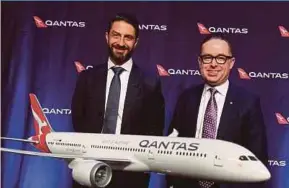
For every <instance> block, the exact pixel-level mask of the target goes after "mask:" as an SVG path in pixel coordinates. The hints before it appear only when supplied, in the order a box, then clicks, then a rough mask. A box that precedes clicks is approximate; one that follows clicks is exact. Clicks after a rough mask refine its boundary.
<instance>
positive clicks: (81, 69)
mask: <svg viewBox="0 0 289 188" xmlns="http://www.w3.org/2000/svg"><path fill="white" fill-rule="evenodd" d="M74 65H75V68H76V71H77V72H78V73H80V72H82V71H84V70H87V69H90V68H93V66H92V65H88V66H86V67H85V66H83V65H82V64H81V63H80V62H79V61H74Z"/></svg>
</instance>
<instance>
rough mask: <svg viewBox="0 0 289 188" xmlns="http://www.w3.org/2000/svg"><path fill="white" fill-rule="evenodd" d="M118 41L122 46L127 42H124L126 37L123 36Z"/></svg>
mask: <svg viewBox="0 0 289 188" xmlns="http://www.w3.org/2000/svg"><path fill="white" fill-rule="evenodd" d="M118 43H119V45H120V46H124V44H125V42H124V38H123V37H120V39H119V42H118Z"/></svg>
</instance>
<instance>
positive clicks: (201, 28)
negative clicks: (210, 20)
mask: <svg viewBox="0 0 289 188" xmlns="http://www.w3.org/2000/svg"><path fill="white" fill-rule="evenodd" d="M197 26H198V29H199V32H200V34H202V35H207V34H211V33H231V34H248V28H236V27H215V26H211V27H206V26H205V25H204V24H202V23H197Z"/></svg>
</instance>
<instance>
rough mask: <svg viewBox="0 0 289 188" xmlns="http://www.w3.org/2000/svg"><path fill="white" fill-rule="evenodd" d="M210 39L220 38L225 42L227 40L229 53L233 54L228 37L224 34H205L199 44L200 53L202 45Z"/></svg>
mask: <svg viewBox="0 0 289 188" xmlns="http://www.w3.org/2000/svg"><path fill="white" fill-rule="evenodd" d="M212 39H220V40H223V41H225V42H227V44H228V46H229V49H230V52H231V54H232V55H233V49H232V44H231V43H230V41H229V39H228V37H227V36H226V35H224V34H218V33H217V34H216V33H214V34H209V35H208V36H206V37H205V38H204V39H203V41H202V42H201V46H200V54H201V52H202V48H203V45H204V44H205V43H206V42H208V41H209V40H212Z"/></svg>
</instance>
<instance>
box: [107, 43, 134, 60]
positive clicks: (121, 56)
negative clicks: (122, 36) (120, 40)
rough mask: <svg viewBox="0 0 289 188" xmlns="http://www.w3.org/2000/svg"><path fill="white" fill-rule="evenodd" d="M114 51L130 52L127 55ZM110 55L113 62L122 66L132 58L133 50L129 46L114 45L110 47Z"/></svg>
mask: <svg viewBox="0 0 289 188" xmlns="http://www.w3.org/2000/svg"><path fill="white" fill-rule="evenodd" d="M114 49H118V50H127V51H128V52H127V54H125V53H117V52H115V51H114ZM108 53H109V57H110V59H111V61H112V62H114V63H115V64H116V65H122V64H124V63H125V62H126V61H127V60H129V59H130V58H131V56H132V53H133V49H130V48H129V47H127V46H120V45H118V44H116V45H114V44H112V45H111V46H108Z"/></svg>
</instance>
